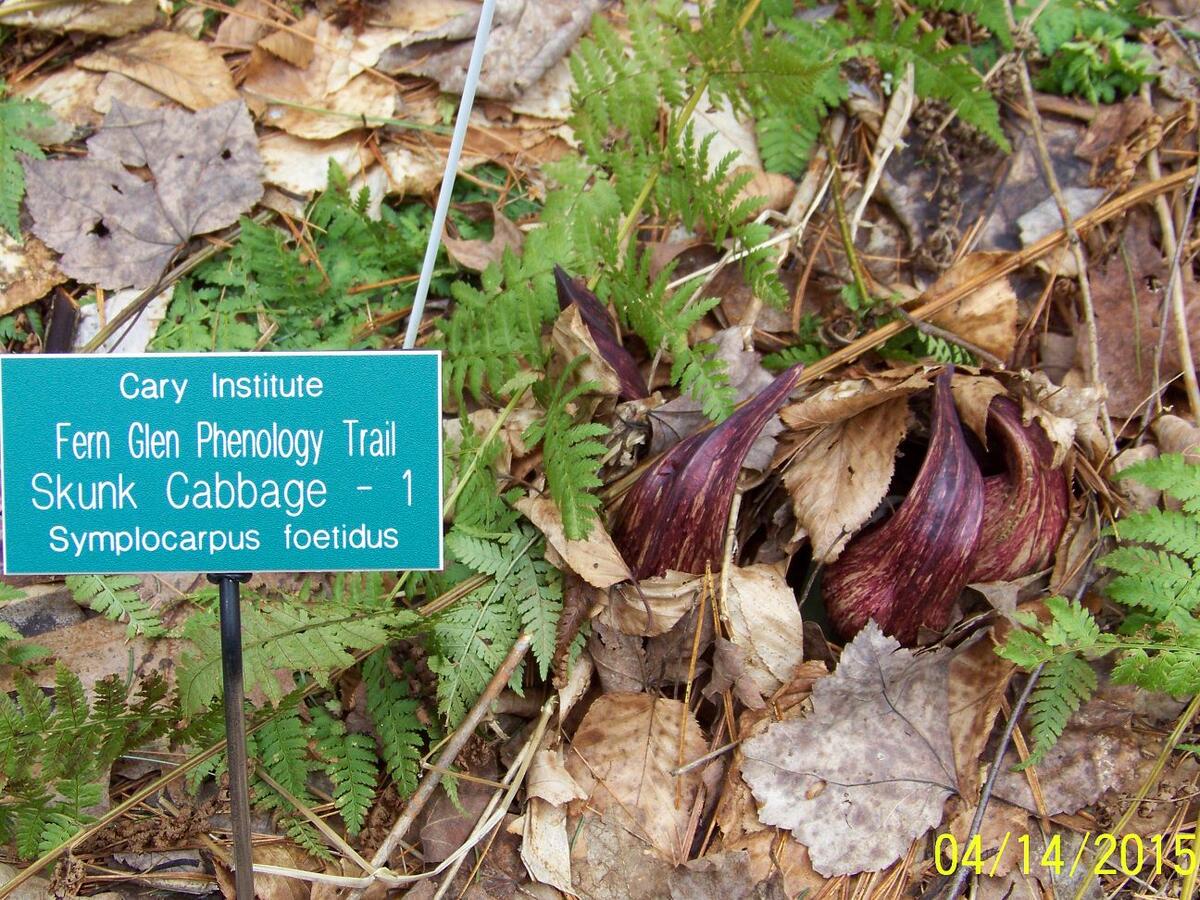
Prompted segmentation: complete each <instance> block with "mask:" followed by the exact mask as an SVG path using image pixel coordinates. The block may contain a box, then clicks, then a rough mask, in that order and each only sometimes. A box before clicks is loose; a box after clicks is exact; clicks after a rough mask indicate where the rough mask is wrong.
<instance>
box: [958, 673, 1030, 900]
mask: <svg viewBox="0 0 1200 900" xmlns="http://www.w3.org/2000/svg"><path fill="white" fill-rule="evenodd" d="M1045 665H1046V664H1045V663H1041V664H1040V665H1039V666H1038V667H1037V668H1036V669H1034V670H1033V671H1032V672H1030V673H1029V680H1028V681H1026V682H1025V687H1024V689H1023V690H1022V691H1021V696H1020V697H1018V698H1017V702H1016V704H1015V705H1014V706H1013V708H1012V713H1011V714H1010V715H1009V717H1008V722H1007V723H1005V725H1004V734H1003V735H1001V737H1000V745H999V746H998V747H997V748H996V753H995V755H994V758H993V761H992V768H991V771H990V772H988V778H987V782H986V783H985V784H984V786H983V792H982V793H981V794H980V795H979V803H978V804H977V805H976V806H975V815H974V816H972V818H971V828H970V830H969V831H968V832H967V839H966V843H964V845H963V846H966V845H967V844H969V843H970V842H971V840H972V839H973V838H974V837H975V835H977V834H979V827H980V826H981V825H982V824H983V814H984V813H985V812H987V807H988V801H989V800H990V799H991V796H992V791H993V790H995V787H996V779H997V777H999V775H1000V763H1001V761H1002V760H1003V759H1004V754H1005V753H1006V752H1007V751H1008V745H1009V742H1010V741H1012V736H1013V731H1014V730H1015V729H1016V727H1017V722H1018V720H1019V719H1020V718H1021V713H1022V712H1024V711H1025V704H1026V703H1028V702H1029V695H1030V694H1032V693H1033V688H1034V686H1035V685H1036V684H1037V681H1038V678H1039V677H1040V676H1041V674H1042V669H1043V667H1045ZM970 874H971V869H970V867H968V866H959V867H958V871H956V872H955V873H954V880H953V881H951V882H950V887H949V889H948V890H947V891H946V898H945V900H955V898H956V897H958V895H959V894H961V893H962V889H963V886H964V885H965V884H966V883H967V878H968V877H969V876H970Z"/></svg>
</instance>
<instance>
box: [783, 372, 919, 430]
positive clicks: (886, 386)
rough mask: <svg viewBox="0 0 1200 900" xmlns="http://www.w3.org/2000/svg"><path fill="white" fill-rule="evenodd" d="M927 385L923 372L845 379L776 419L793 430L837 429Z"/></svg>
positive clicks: (792, 404)
mask: <svg viewBox="0 0 1200 900" xmlns="http://www.w3.org/2000/svg"><path fill="white" fill-rule="evenodd" d="M929 384H930V382H929V378H928V377H927V376H926V375H925V373H924V372H923V371H918V370H912V369H902V370H898V371H895V372H885V373H881V374H876V375H870V376H867V377H863V378H847V379H845V380H843V381H838V382H836V383H834V384H831V385H827V386H826V387H823V388H821V390H819V391H817V393H815V394H813V395H812V396H811V397H806V398H804V399H803V400H800V401H798V402H796V403H791V404H788V405H787V406H785V407H784V408H783V409H781V410H780V411H779V418H780V419H782V420H783V424H785V425H787V426H788V427H789V428H794V429H808V428H818V427H820V426H822V425H836V424H837V423H838V422H844V421H846V420H847V419H849V418H852V417H853V416H856V415H858V414H859V413H861V412H865V411H866V410H868V409H873V408H874V407H876V406H878V405H879V404H881V403H886V402H888V401H889V400H895V399H896V398H898V397H908V396H909V395H911V394H915V393H917V392H919V391H923V390H926V389H927V388H928V387H929Z"/></svg>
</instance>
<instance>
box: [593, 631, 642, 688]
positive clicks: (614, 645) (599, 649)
mask: <svg viewBox="0 0 1200 900" xmlns="http://www.w3.org/2000/svg"><path fill="white" fill-rule="evenodd" d="M588 654H589V655H590V656H591V658H592V661H593V663H594V664H595V666H596V674H597V675H598V676H599V678H600V687H601V689H602V690H603V691H604V692H605V693H606V694H612V693H637V692H639V691H644V690H648V689H649V687H650V683H649V679H648V678H647V675H646V654H645V650H644V649H643V647H642V641H641V638H639V637H636V636H635V635H631V634H624V633H623V632H621V631H620V630H618V629H617V628H613V627H610V626H609V625H606V624H605V623H604V622H603V621H602V620H601V619H597V620H596V621H595V622H593V623H592V636H591V637H590V638H589V639H588Z"/></svg>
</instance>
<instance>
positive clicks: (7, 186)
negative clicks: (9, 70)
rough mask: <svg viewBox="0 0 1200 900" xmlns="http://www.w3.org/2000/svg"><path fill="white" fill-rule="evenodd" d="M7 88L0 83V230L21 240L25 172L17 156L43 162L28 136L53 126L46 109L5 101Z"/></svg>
mask: <svg viewBox="0 0 1200 900" xmlns="http://www.w3.org/2000/svg"><path fill="white" fill-rule="evenodd" d="M7 90H8V88H7V86H6V85H5V83H4V82H3V81H0V228H3V229H4V230H5V231H7V232H8V233H9V234H11V235H12V236H13V237H14V238H16V239H17V240H20V238H21V200H22V198H24V196H25V170H24V169H23V168H22V167H21V161H20V159H19V158H18V157H17V154H18V153H21V154H24V155H25V156H28V157H31V158H33V159H43V158H44V156H43V154H42V149H41V147H39V146H38V145H37V144H36V143H35V142H34V141H32V140H30V138H29V132H30V131H32V130H33V129H35V128H45V127H47V126H49V125H51V124H53V121H54V120H53V119H52V118H51V117H50V115H49V107H47V106H46V104H44V103H38V102H35V101H32V100H26V99H24V98H13V97H8V98H5V94H6V93H7Z"/></svg>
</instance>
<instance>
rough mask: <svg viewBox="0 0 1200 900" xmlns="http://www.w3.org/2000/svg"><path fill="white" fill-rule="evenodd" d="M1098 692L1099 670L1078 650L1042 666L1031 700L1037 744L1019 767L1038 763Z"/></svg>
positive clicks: (1034, 739)
mask: <svg viewBox="0 0 1200 900" xmlns="http://www.w3.org/2000/svg"><path fill="white" fill-rule="evenodd" d="M1095 691H1096V671H1095V670H1094V669H1093V668H1092V667H1091V665H1090V664H1089V663H1088V662H1087V661H1086V660H1084V659H1082V658H1080V657H1079V656H1076V655H1075V654H1074V653H1068V654H1065V655H1063V656H1058V657H1055V658H1054V659H1052V660H1050V661H1049V662H1047V663H1046V666H1045V668H1043V669H1042V674H1041V678H1039V680H1038V683H1037V687H1036V688H1034V690H1033V695H1032V697H1031V698H1030V701H1029V717H1030V720H1031V721H1032V723H1033V725H1032V728H1031V735H1032V737H1033V746H1032V748H1031V751H1030V754H1029V758H1028V759H1026V760H1025V762H1023V763H1022V764H1021V765H1019V766H1018V767H1017V768H1018V769H1026V768H1028V767H1029V766H1033V765H1037V764H1038V763H1039V762H1041V761H1042V759H1043V758H1044V757H1045V755H1046V753H1047V752H1048V751H1049V750H1050V748H1051V747H1053V746H1054V745H1055V744H1056V743H1057V742H1058V739H1059V738H1060V737H1062V733H1063V731H1064V730H1065V729H1066V727H1067V722H1068V721H1069V720H1070V718H1071V716H1073V715H1074V714H1075V713H1076V712H1078V711H1079V707H1080V706H1082V705H1083V703H1084V702H1085V701H1086V700H1087V699H1088V698H1090V697H1091V696H1092V694H1093V693H1095Z"/></svg>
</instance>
